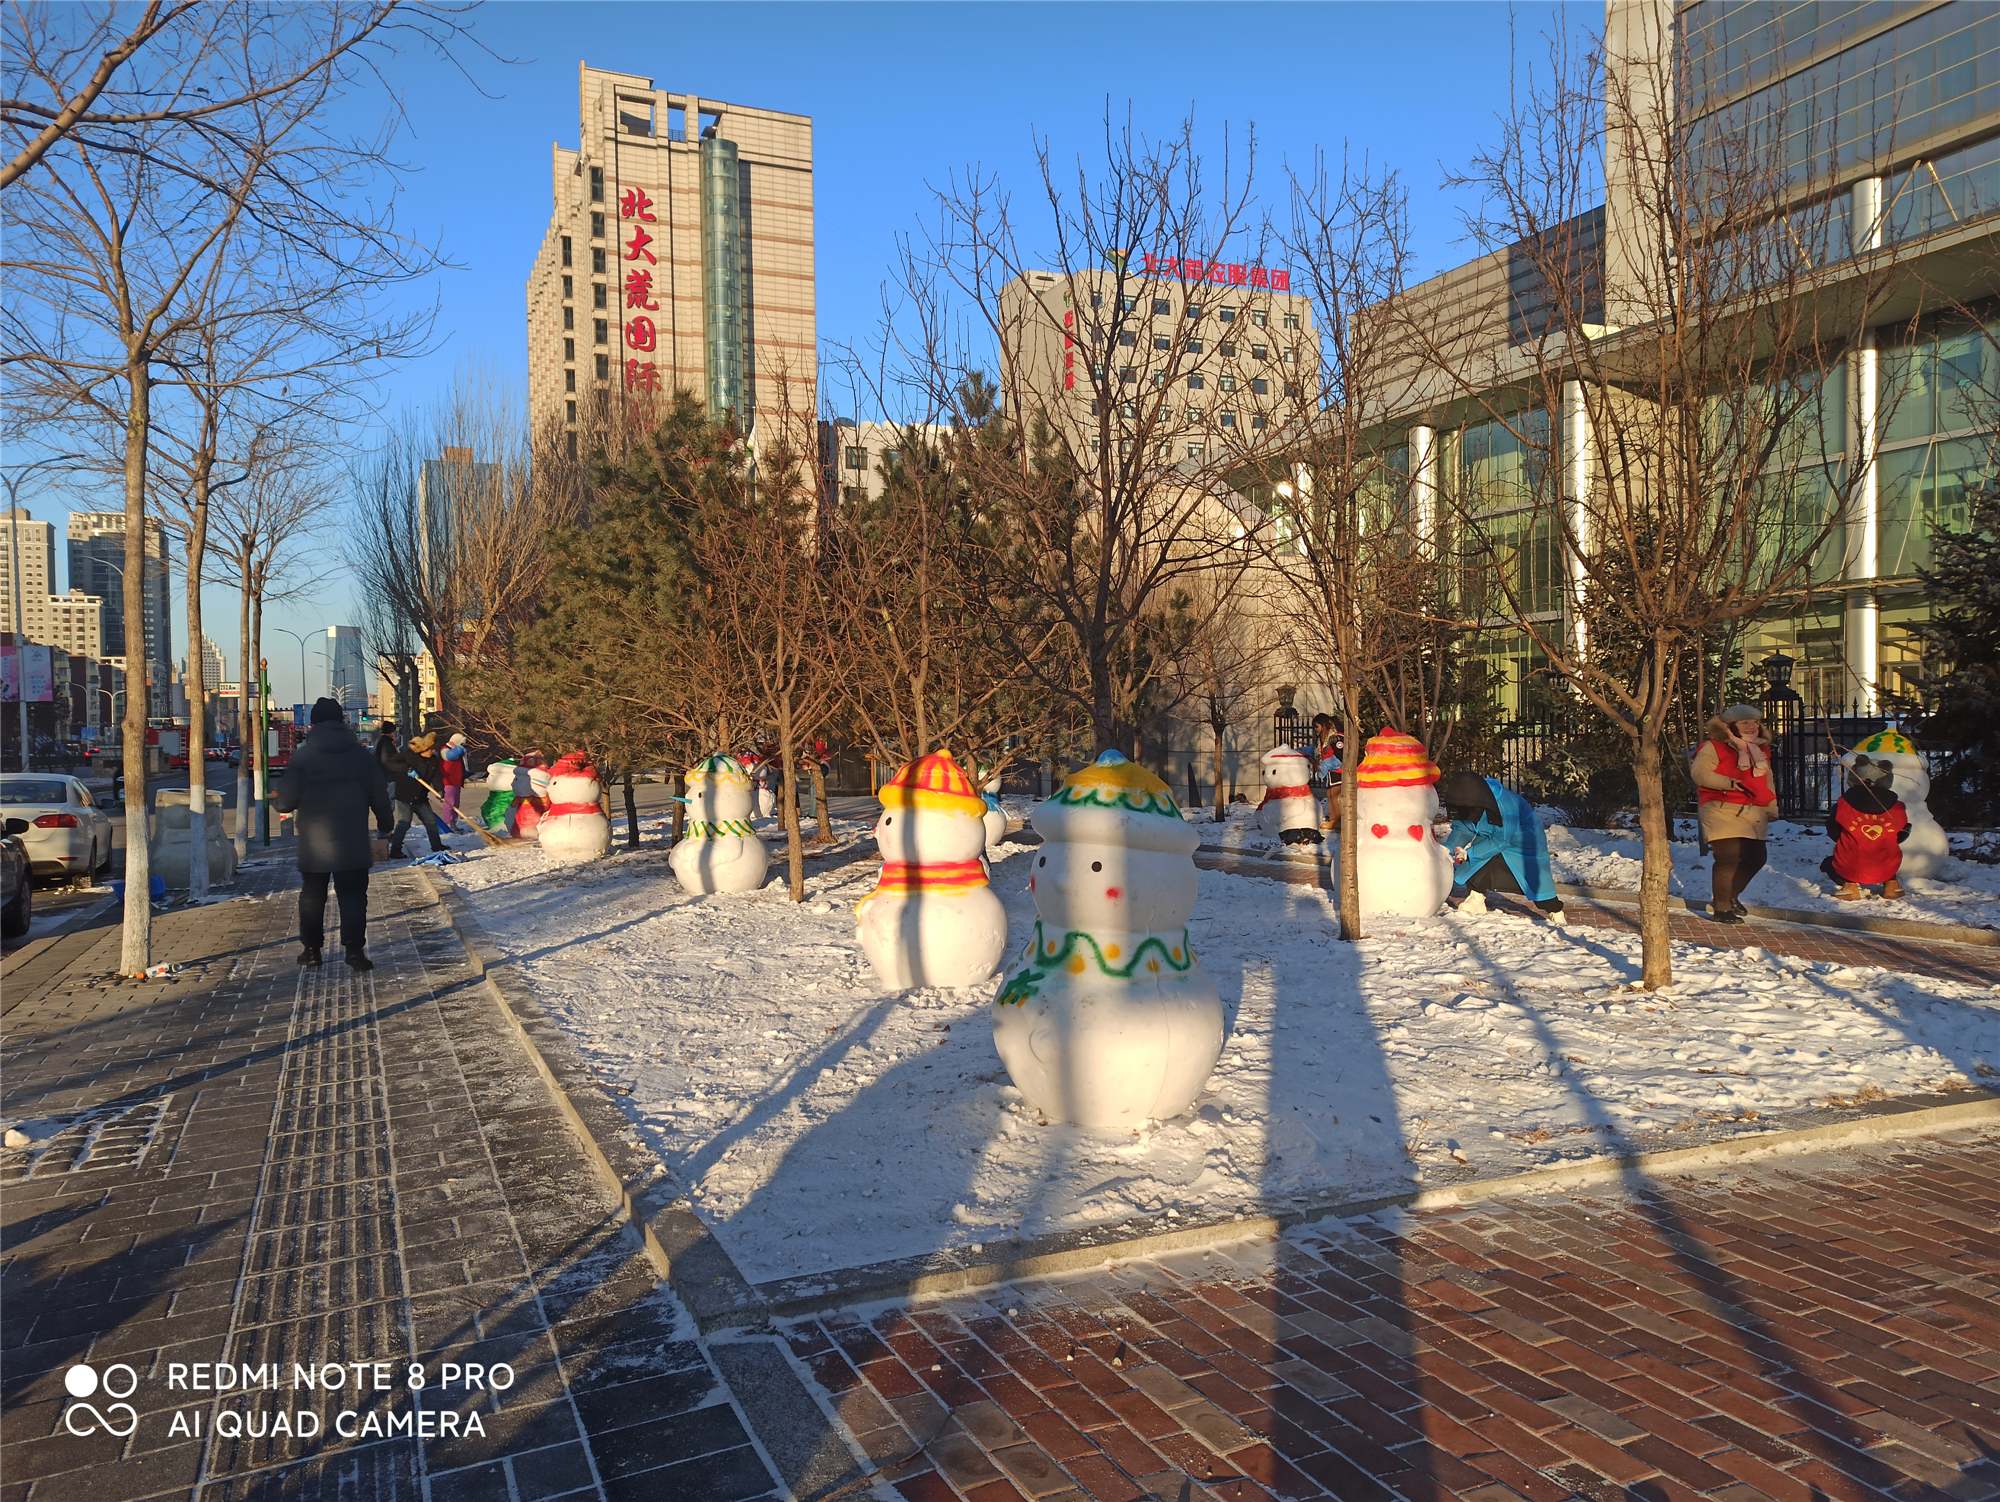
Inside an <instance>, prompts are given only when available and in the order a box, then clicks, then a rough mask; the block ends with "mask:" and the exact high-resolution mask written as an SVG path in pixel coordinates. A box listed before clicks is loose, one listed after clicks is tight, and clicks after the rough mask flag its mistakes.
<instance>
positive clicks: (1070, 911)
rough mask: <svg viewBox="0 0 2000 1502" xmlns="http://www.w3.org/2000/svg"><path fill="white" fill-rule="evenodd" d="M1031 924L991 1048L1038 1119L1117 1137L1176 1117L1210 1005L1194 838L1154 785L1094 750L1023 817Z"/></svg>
mask: <svg viewBox="0 0 2000 1502" xmlns="http://www.w3.org/2000/svg"><path fill="white" fill-rule="evenodd" d="M1032 823H1033V824H1034V826H1035V829H1036V831H1037V832H1038V833H1040V834H1041V836H1042V846H1041V849H1040V850H1039V851H1038V852H1037V853H1036V856H1035V864H1034V866H1033V867H1032V868H1031V873H1032V874H1031V875H1030V877H1029V885H1030V888H1031V889H1032V890H1033V892H1034V897H1035V914H1036V920H1035V928H1034V932H1033V934H1032V935H1031V936H1030V937H1029V940H1028V944H1027V946H1026V948H1025V949H1024V950H1023V951H1022V954H1021V958H1020V960H1019V962H1018V963H1017V964H1016V966H1015V968H1014V970H1013V972H1012V973H1011V974H1010V975H1009V977H1008V980H1007V983H1006V985H1005V986H1003V987H1002V988H1001V990H1000V994H999V995H998V997H996V998H995V1000H994V1004H993V1042H994V1046H995V1047H996V1048H997V1049H998V1051H999V1054H1000V1058H1001V1060H1002V1062H1004V1063H1005V1064H1006V1066H1007V1073H1008V1075H1009V1076H1010V1077H1011V1078H1012V1079H1013V1081H1014V1084H1015V1085H1016V1087H1018V1088H1019V1090H1020V1091H1021V1093H1022V1094H1023V1095H1025V1096H1026V1097H1027V1098H1028V1099H1029V1100H1030V1101H1031V1102H1033V1103H1034V1105H1035V1106H1036V1107H1037V1108H1038V1109H1039V1110H1040V1111H1041V1112H1042V1114H1043V1115H1044V1116H1046V1117H1047V1118H1048V1119H1049V1120H1050V1121H1057V1122H1069V1123H1073V1124H1075V1125H1077V1126H1083V1127H1089V1128H1091V1129H1093V1130H1098V1131H1130V1130H1132V1129H1133V1128H1135V1127H1138V1126H1140V1125H1141V1124H1143V1123H1144V1122H1146V1121H1147V1120H1149V1119H1151V1120H1166V1119H1168V1118H1170V1117H1174V1116H1178V1115H1180V1114H1181V1113H1182V1112H1184V1111H1186V1110H1187V1109H1188V1107H1189V1106H1191V1105H1193V1104H1194V1101H1195V1098H1196V1097H1197V1096H1199V1095H1200V1094H1201V1090H1202V1087H1203V1085H1204V1084H1205V1083H1206V1082H1207V1080H1208V1076H1209V1073H1210V1071H1211V1070H1213V1069H1214V1067H1215V1061H1216V1059H1217V1057H1219V1056H1220V1054H1221V1052H1222V1020H1223V1019H1222V1001H1221V998H1220V997H1219V996H1218V995H1217V994H1216V989H1215V985H1214V983H1213V982H1212V981H1211V980H1209V978H1208V976H1207V975H1206V974H1205V973H1203V971H1202V970H1201V968H1200V966H1199V965H1198V964H1196V962H1195V955H1194V948H1193V945H1192V944H1191V942H1190V940H1189V934H1188V926H1187V925H1188V920H1189V918H1190V917H1192V915H1193V912H1194V903H1195V869H1194V859H1193V857H1194V851H1195V847H1196V845H1197V844H1198V843H1199V837H1198V836H1197V835H1196V834H1195V832H1194V830H1193V829H1192V828H1191V827H1190V826H1189V825H1188V824H1187V822H1186V821H1185V820H1184V819H1183V818H1182V817H1181V814H1180V810H1179V808H1178V807H1176V806H1175V804H1174V801H1173V798H1172V796H1171V794H1169V793H1168V792H1167V789H1166V786H1165V784H1163V783H1161V782H1160V781H1159V779H1158V778H1156V777H1154V776H1153V775H1152V774H1151V773H1150V772H1147V771H1146V770H1145V769H1144V768H1143V767H1140V766H1137V765H1136V764H1135V763H1132V762H1129V761H1127V760H1126V759H1125V758H1124V757H1123V756H1120V755H1119V754H1118V753H1117V752H1112V751H1108V752H1106V753H1105V754H1104V755H1103V756H1102V757H1100V758H1099V759H1098V760H1097V761H1096V762H1095V763H1093V764H1092V765H1091V766H1089V767H1086V768H1084V769H1083V770H1082V771H1080V772H1077V773H1075V774H1073V775H1072V776H1071V777H1070V778H1069V779H1068V781H1066V782H1065V783H1064V785H1063V787H1062V789H1061V790H1059V791H1058V792H1057V793H1056V795H1055V796H1054V797H1053V798H1050V799H1049V800H1048V801H1047V802H1045V803H1043V804H1042V805H1041V807H1040V808H1038V809H1037V810H1036V811H1035V814H1034V817H1033V820H1032Z"/></svg>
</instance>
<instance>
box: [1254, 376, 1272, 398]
mask: <svg viewBox="0 0 2000 1502" xmlns="http://www.w3.org/2000/svg"><path fill="white" fill-rule="evenodd" d="M1250 389H1251V390H1252V391H1253V392H1255V393H1256V394H1257V395H1258V396H1264V395H1267V394H1268V393H1269V392H1270V390H1271V383H1270V382H1269V381H1267V380H1265V379H1264V378H1263V377H1262V376H1252V377H1251V378H1250Z"/></svg>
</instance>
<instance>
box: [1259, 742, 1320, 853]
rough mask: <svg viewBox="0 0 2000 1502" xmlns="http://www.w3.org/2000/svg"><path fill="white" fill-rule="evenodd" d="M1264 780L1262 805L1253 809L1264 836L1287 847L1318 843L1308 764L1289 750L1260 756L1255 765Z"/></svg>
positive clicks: (1284, 748) (1316, 802)
mask: <svg viewBox="0 0 2000 1502" xmlns="http://www.w3.org/2000/svg"><path fill="white" fill-rule="evenodd" d="M1258 770H1259V772H1260V773H1261V775H1262V777H1263V780H1264V801H1263V802H1262V803H1260V804H1258V805H1257V824H1258V827H1259V828H1260V829H1262V830H1263V831H1264V833H1266V834H1268V835H1270V836H1272V837H1273V838H1274V839H1279V840H1283V841H1284V842H1285V843H1286V844H1287V845H1306V844H1312V843H1315V842H1317V841H1318V839H1319V799H1318V798H1316V797H1314V796H1313V790H1312V764H1311V763H1310V762H1308V761H1307V760H1306V758H1305V754H1304V753H1303V752H1301V751H1296V750H1294V749H1293V748H1292V747H1290V746H1280V747H1278V748H1277V750H1275V751H1267V752H1265V753H1264V757H1263V760H1262V761H1260V762H1259V763H1258Z"/></svg>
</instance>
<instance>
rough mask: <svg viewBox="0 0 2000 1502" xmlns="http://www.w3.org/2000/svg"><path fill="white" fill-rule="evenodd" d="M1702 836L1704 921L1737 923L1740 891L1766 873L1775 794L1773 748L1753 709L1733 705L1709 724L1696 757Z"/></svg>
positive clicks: (1776, 802) (1741, 912) (1761, 717)
mask: <svg viewBox="0 0 2000 1502" xmlns="http://www.w3.org/2000/svg"><path fill="white" fill-rule="evenodd" d="M1693 776H1694V785H1695V793H1696V796H1697V798H1698V799H1699V800H1700V803H1701V832H1702V836H1703V838H1705V839H1706V840H1707V841H1708V845H1709V849H1710V851H1711V852H1712V853H1713V866H1712V867H1711V871H1710V882H1711V887H1710V893H1711V895H1710V897H1709V903H1708V915H1709V917H1711V918H1713V919H1714V920H1715V921H1716V922H1718V923H1741V922H1742V921H1743V916H1744V914H1743V903H1742V901H1741V900H1740V899H1741V897H1742V893H1743V889H1744V888H1745V887H1746V886H1748V885H1749V884H1750V878H1751V877H1753V876H1755V875H1756V874H1757V873H1758V872H1759V871H1761V870H1763V869H1764V857H1765V849H1764V835H1765V832H1766V831H1767V830H1769V829H1770V827H1771V816H1772V814H1773V812H1774V811H1775V810H1776V808H1777V804H1778V794H1777V791H1776V789H1774V788H1773V787H1772V786H1771V742H1770V741H1769V740H1768V739H1767V738H1766V737H1765V735H1764V718H1763V714H1762V712H1761V711H1759V710H1758V709H1757V708H1756V706H1755V705H1751V704H1732V705H1730V706H1729V707H1728V708H1727V709H1725V710H1723V711H1722V713H1721V714H1719V715H1717V716H1716V717H1715V718H1714V719H1712V720H1710V721H1709V722H1708V739H1707V740H1705V741H1703V742H1702V743H1701V746H1700V748H1699V749H1697V750H1696V752H1695V754H1694V770H1693Z"/></svg>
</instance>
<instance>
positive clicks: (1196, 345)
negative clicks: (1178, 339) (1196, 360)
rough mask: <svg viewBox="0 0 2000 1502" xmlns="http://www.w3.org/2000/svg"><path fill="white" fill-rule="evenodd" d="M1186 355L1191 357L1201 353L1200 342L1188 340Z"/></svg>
mask: <svg viewBox="0 0 2000 1502" xmlns="http://www.w3.org/2000/svg"><path fill="white" fill-rule="evenodd" d="M1188 353H1189V354H1191V355H1198V354H1200V353H1201V341H1200V340H1199V339H1190V340H1188Z"/></svg>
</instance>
